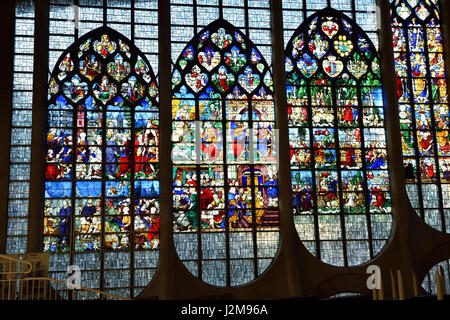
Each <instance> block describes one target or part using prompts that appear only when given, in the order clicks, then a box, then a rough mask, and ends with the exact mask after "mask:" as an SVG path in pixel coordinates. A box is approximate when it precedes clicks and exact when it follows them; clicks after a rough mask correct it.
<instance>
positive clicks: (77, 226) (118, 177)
mask: <svg viewBox="0 0 450 320" xmlns="http://www.w3.org/2000/svg"><path fill="white" fill-rule="evenodd" d="M143 57H144V55H143V54H142V53H141V52H140V51H139V50H138V49H137V48H136V47H135V46H134V45H132V44H131V43H130V42H129V40H127V39H126V38H125V37H124V36H122V35H121V34H119V33H118V32H116V31H114V30H113V29H110V28H107V27H103V28H99V29H96V30H93V31H91V32H89V33H88V34H86V35H84V36H83V37H81V38H80V39H79V40H78V41H77V42H75V43H74V44H72V45H71V46H70V47H69V48H68V49H67V50H66V51H65V52H64V53H63V55H62V56H61V57H60V59H59V61H58V63H57V64H56V67H55V69H54V70H53V72H52V74H51V78H50V80H49V88H50V90H49V96H48V105H49V107H48V129H47V153H46V159H45V161H46V167H45V180H46V182H45V204H44V218H43V219H44V230H43V233H44V240H43V250H44V252H49V253H51V254H58V253H69V254H70V255H72V256H74V257H75V258H76V257H79V256H80V254H81V253H88V254H91V256H90V257H91V258H83V259H86V260H93V261H96V260H98V258H99V255H98V253H100V255H103V256H105V257H106V256H108V259H107V261H111V258H112V257H113V256H117V257H118V256H121V257H122V261H121V262H120V263H121V264H125V265H127V263H128V269H130V267H129V264H130V261H129V260H130V252H133V253H134V255H135V256H136V257H139V259H145V257H143V256H142V252H143V251H147V252H148V255H149V256H152V257H153V258H152V259H155V258H156V261H157V253H158V250H159V224H160V223H159V164H158V163H159V113H158V110H159V109H158V100H157V96H156V93H157V91H156V90H157V86H156V78H155V75H154V74H153V71H152V69H151V67H150V64H149V62H148V61H147V60H146V58H143ZM153 252H155V253H156V256H155V255H154V253H153ZM75 258H74V259H75ZM105 259H106V258H105ZM98 261H101V259H100V260H98ZM126 261H128V262H126ZM156 261H155V262H154V263H155V264H156ZM105 263H106V262H105ZM108 263H109V262H108ZM100 268H103V269H108V266H106V265H105V266H102V267H100ZM112 268H113V269H114V268H116V267H112ZM105 272H106V271H105ZM122 272H123V273H124V274H123V276H124V278H123V281H122V284H123V285H124V286H125V287H130V286H131V285H130V284H131V283H132V282H131V281H132V280H131V279H132V277H133V276H134V275H133V272H134V271H132V270H122ZM106 273H107V272H106ZM106 273H105V274H106ZM126 274H128V276H126ZM108 277H109V276H108ZM108 277H106V276H105V280H104V281H105V282H103V279H102V281H101V283H100V286H103V285H105V286H106V285H107V283H106V282H107V278H108ZM148 280H150V279H148ZM102 283H103V284H102ZM127 295H132V294H127Z"/></svg>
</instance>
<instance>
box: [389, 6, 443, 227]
mask: <svg viewBox="0 0 450 320" xmlns="http://www.w3.org/2000/svg"><path fill="white" fill-rule="evenodd" d="M439 10H440V9H439V3H438V1H435V0H433V1H432V0H426V1H406V0H395V1H391V24H392V39H393V46H394V48H393V49H394V60H395V75H396V84H397V85H396V90H397V96H398V108H399V118H400V129H401V134H402V151H403V163H404V169H405V178H406V190H407V192H408V195H409V198H410V200H411V203H412V205H413V207H414V209H415V211H416V212H417V214H418V215H419V216H420V217H421V218H422V219H424V220H425V222H426V223H427V224H429V225H430V226H432V227H433V228H435V229H437V230H439V231H442V232H447V233H448V232H449V230H450V229H449V228H450V203H449V201H448V200H447V199H448V198H449V195H450V157H449V156H450V135H449V131H448V123H449V115H450V114H449V109H448V92H447V75H446V72H445V62H444V49H443V38H442V32H441V25H440V12H439Z"/></svg>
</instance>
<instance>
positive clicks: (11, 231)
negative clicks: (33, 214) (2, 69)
mask: <svg viewBox="0 0 450 320" xmlns="http://www.w3.org/2000/svg"><path fill="white" fill-rule="evenodd" d="M34 20H35V19H34V3H33V2H32V1H18V2H16V4H15V34H14V70H13V72H14V73H13V94H12V117H11V149H10V157H9V159H10V167H9V194H8V225H7V229H6V235H7V236H6V253H8V254H21V253H25V252H26V250H27V233H28V218H27V217H28V207H29V195H30V193H29V188H30V162H31V131H32V130H31V126H32V118H33V117H32V107H33V106H32V104H33V91H32V90H33V66H34V59H33V54H34Z"/></svg>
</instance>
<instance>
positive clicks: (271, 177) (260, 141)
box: [172, 20, 279, 286]
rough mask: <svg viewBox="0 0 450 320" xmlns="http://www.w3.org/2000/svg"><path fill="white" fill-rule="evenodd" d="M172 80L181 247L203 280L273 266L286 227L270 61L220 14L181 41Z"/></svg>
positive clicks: (243, 279) (246, 275)
mask: <svg viewBox="0 0 450 320" xmlns="http://www.w3.org/2000/svg"><path fill="white" fill-rule="evenodd" d="M172 84H173V85H172V92H173V97H172V144H173V145H172V161H173V211H174V239H175V247H176V249H177V252H178V255H179V257H180V258H181V260H182V261H183V263H184V264H185V266H186V267H187V268H188V269H189V270H190V271H191V273H193V274H194V275H195V276H197V277H199V278H200V279H201V280H203V281H205V282H207V283H210V284H214V285H217V286H237V285H242V284H245V283H247V282H249V281H252V280H253V279H255V278H256V277H257V276H258V275H260V274H262V273H263V272H264V271H265V269H266V268H267V267H268V265H269V264H270V261H271V260H272V259H273V257H274V256H275V254H276V252H277V247H276V246H275V247H274V246H273V244H274V243H275V244H277V242H278V240H277V239H278V236H279V235H278V234H279V209H278V182H277V166H276V165H277V158H276V157H277V150H276V130H275V126H274V121H275V119H274V102H273V93H272V88H271V85H272V75H271V71H270V69H269V67H268V65H267V63H266V61H265V60H264V57H263V55H262V54H261V53H260V52H259V51H258V49H257V48H256V46H255V45H254V44H253V43H252V42H251V41H250V40H249V39H248V37H247V36H246V35H244V34H243V33H241V32H240V31H239V30H238V29H236V28H234V27H233V26H232V25H231V24H230V23H228V22H227V21H225V20H218V21H215V22H213V23H211V24H210V25H208V26H207V27H206V28H205V29H203V30H202V31H200V32H199V33H198V35H197V36H195V37H194V39H193V40H192V41H191V42H190V43H189V44H187V45H186V47H185V49H184V50H182V53H181V55H180V56H179V58H178V60H177V61H176V63H175V66H174V70H173V73H172ZM262 266H263V267H262Z"/></svg>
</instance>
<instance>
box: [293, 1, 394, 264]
mask: <svg viewBox="0 0 450 320" xmlns="http://www.w3.org/2000/svg"><path fill="white" fill-rule="evenodd" d="M285 63H286V72H287V101H288V118H289V137H290V157H291V175H292V191H293V206H294V223H295V226H296V229H297V232H298V234H299V237H300V239H301V240H302V241H303V243H304V244H305V246H306V247H307V248H308V250H309V251H310V252H311V253H312V254H314V255H316V256H317V257H319V258H320V259H321V260H322V261H324V262H326V263H328V264H332V265H338V266H354V265H359V264H361V263H364V262H366V261H368V260H370V259H371V258H373V257H374V256H375V255H376V254H378V253H379V252H380V251H381V249H382V247H383V246H384V244H385V243H386V240H387V238H388V237H389V235H390V230H391V224H392V216H391V200H390V192H389V191H390V182H389V174H388V171H387V169H388V164H387V153H386V138H385V129H384V126H385V123H384V108H383V96H382V87H381V81H380V79H381V71H380V59H379V55H378V53H377V51H376V49H375V47H374V46H373V44H372V42H371V40H370V39H369V38H368V36H367V35H366V34H365V33H364V31H363V30H362V29H361V28H360V27H359V26H358V25H356V24H355V23H354V22H353V21H352V20H351V19H350V18H348V17H347V16H345V15H344V14H342V13H339V12H338V11H336V10H334V9H331V8H326V9H324V10H321V11H319V12H317V13H315V14H313V15H312V16H310V17H309V18H308V19H307V20H306V21H305V22H304V23H303V24H302V25H301V26H300V27H299V28H298V29H297V30H296V32H295V33H294V35H293V36H292V37H291V39H290V41H289V43H288V45H287V48H286V61H285Z"/></svg>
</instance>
